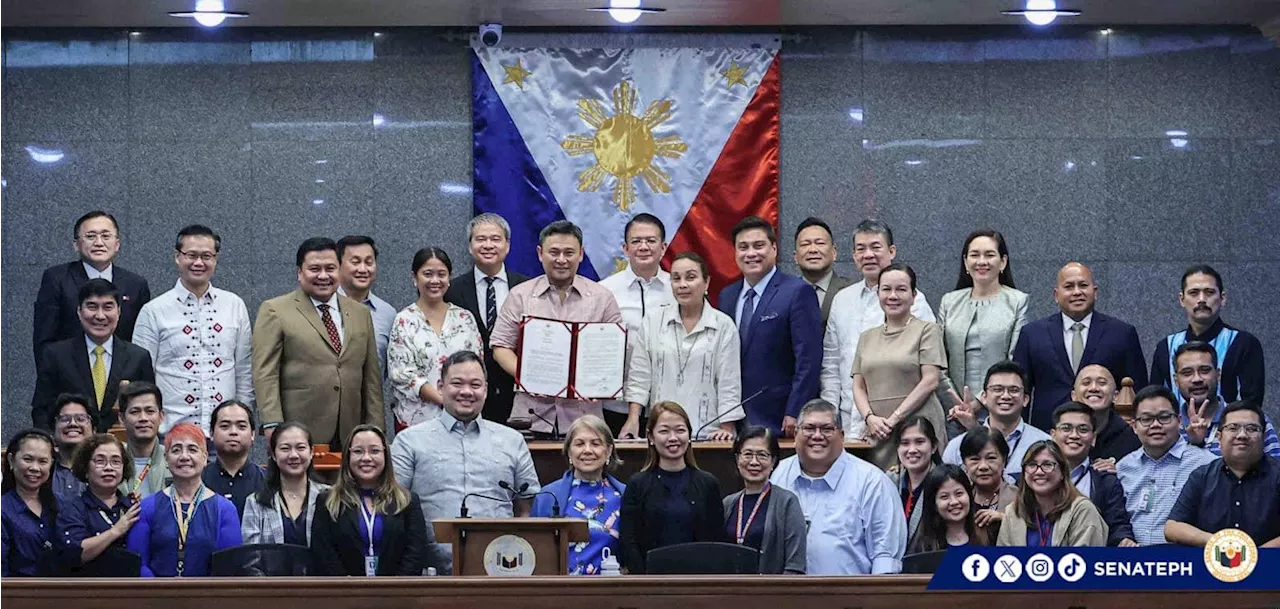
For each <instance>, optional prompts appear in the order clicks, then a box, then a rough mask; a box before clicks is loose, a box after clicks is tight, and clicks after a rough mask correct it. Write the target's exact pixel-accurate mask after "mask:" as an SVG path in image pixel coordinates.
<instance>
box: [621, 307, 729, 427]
mask: <svg viewBox="0 0 1280 609" xmlns="http://www.w3.org/2000/svg"><path fill="white" fill-rule="evenodd" d="M629 342H631V343H632V344H634V346H635V347H634V350H633V351H632V354H631V360H630V361H631V371H630V374H628V375H627V387H626V402H635V403H637V404H640V405H641V406H642V407H644V408H648V406H650V405H652V404H656V403H658V402H665V401H668V400H669V401H672V402H675V403H677V404H680V405H681V406H683V407H684V409H685V412H687V413H688V414H689V422H690V424H691V425H692V428H691V429H689V433H690V434H696V435H697V437H696V438H695V439H701V438H705V437H706V435H707V434H708V433H710V432H713V431H715V430H716V429H718V428H719V424H720V423H729V422H732V421H737V420H738V419H741V418H743V417H744V416H746V413H745V412H744V411H743V410H742V409H741V408H739V407H738V404H739V403H740V402H741V401H742V372H741V370H742V362H741V360H740V359H739V356H738V354H739V349H740V347H739V344H738V330H737V327H736V326H734V324H733V319H731V318H730V317H729V316H728V315H725V314H724V313H723V312H721V311H719V310H717V309H716V308H715V307H713V306H711V305H710V304H704V305H703V307H702V317H701V318H700V319H698V323H697V324H695V325H694V327H693V331H692V332H686V331H685V328H684V323H683V322H682V321H681V320H680V307H678V306H672V307H667V308H666V309H664V310H663V312H662V314H661V315H650V316H649V317H647V318H645V320H644V325H643V327H642V329H641V331H640V332H639V333H637V334H636V335H635V338H634V339H633V340H632V341H629ZM722 415H723V416H722ZM717 417H719V418H717ZM712 420H715V421H716V422H715V423H712V424H711V425H707V423H710V422H711V421H712ZM704 426H706V429H703V427H704Z"/></svg>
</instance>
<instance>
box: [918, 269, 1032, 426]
mask: <svg viewBox="0 0 1280 609" xmlns="http://www.w3.org/2000/svg"><path fill="white" fill-rule="evenodd" d="M972 292H973V289H972V288H965V289H963V290H955V291H952V292H947V293H946V294H943V295H942V300H941V301H940V302H939V303H938V312H937V317H938V325H939V326H941V327H942V341H943V344H945V345H946V348H947V373H946V375H945V376H944V377H943V379H944V381H943V383H941V384H940V385H939V387H938V389H939V392H940V393H941V395H942V396H943V400H942V403H943V404H944V405H949V406H954V404H951V400H949V399H946V391H947V389H955V391H956V393H960V391H961V389H962V388H963V387H964V386H965V378H966V372H967V371H966V369H965V341H966V340H967V338H968V336H969V328H970V327H971V326H972V325H973V323H974V307H973V305H971V304H969V295H970V294H971V293H972ZM980 323H981V327H980V328H979V335H978V349H979V352H980V354H981V355H980V360H981V361H982V362H983V364H982V368H983V370H982V373H984V374H985V372H986V368H987V367H990V366H991V365H992V364H994V363H996V362H999V361H1002V360H1006V359H1009V358H1010V357H1011V354H1012V353H1013V347H1014V345H1016V344H1018V334H1019V333H1020V332H1022V326H1025V325H1026V324H1027V293H1026V292H1022V291H1020V290H1015V289H1013V288H1010V287H1007V286H1005V287H1001V288H1000V291H999V292H998V293H997V294H996V296H995V298H994V299H993V300H992V302H991V303H989V304H987V305H986V306H985V307H983V318H982V319H981V320H980ZM969 390H970V391H972V392H973V394H974V395H975V396H976V395H977V394H978V393H980V392H981V391H982V388H981V387H970V388H969Z"/></svg>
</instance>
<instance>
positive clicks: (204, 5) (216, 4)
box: [169, 0, 249, 27]
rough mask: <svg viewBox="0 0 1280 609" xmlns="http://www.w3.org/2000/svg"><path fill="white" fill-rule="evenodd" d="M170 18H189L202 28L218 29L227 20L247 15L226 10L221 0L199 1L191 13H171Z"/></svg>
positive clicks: (246, 15) (246, 14)
mask: <svg viewBox="0 0 1280 609" xmlns="http://www.w3.org/2000/svg"><path fill="white" fill-rule="evenodd" d="M169 16H170V17H190V18H192V19H195V20H196V23H199V24H200V25H202V26H204V27H218V26H219V25H222V22H223V21H226V20H227V19H243V18H244V17H248V16H249V13H241V12H236V11H228V10H226V5H225V4H223V1H222V0H199V1H198V2H196V8H195V10H192V11H172V12H170V13H169Z"/></svg>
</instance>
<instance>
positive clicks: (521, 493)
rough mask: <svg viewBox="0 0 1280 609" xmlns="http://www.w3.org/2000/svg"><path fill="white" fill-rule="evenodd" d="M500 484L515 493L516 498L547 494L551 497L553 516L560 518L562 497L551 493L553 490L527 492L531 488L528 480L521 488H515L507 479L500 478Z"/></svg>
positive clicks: (531, 497) (530, 497)
mask: <svg viewBox="0 0 1280 609" xmlns="http://www.w3.org/2000/svg"><path fill="white" fill-rule="evenodd" d="M498 486H500V487H502V488H503V489H504V490H506V491H507V492H509V493H511V494H512V495H515V498H516V499H533V498H534V497H537V496H538V495H546V496H548V497H551V517H552V518H559V517H560V516H561V514H560V498H559V497H556V496H555V493H551V492H548V491H538V492H536V493H527V492H525V491H527V490H529V483H528V482H525V483H524V484H521V485H520V488H519V489H515V488H512V487H511V483H510V482H507V481H506V480H499V481H498Z"/></svg>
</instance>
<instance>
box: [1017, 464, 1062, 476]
mask: <svg viewBox="0 0 1280 609" xmlns="http://www.w3.org/2000/svg"><path fill="white" fill-rule="evenodd" d="M1055 469H1058V462H1057V461H1041V462H1039V463H1028V464H1026V465H1025V466H1023V467H1022V471H1023V472H1025V473H1028V474H1033V473H1035V472H1037V471H1041V472H1044V473H1046V474H1052V473H1053V470H1055Z"/></svg>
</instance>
